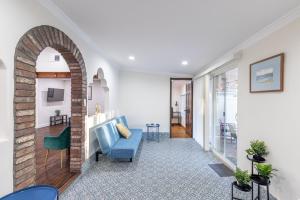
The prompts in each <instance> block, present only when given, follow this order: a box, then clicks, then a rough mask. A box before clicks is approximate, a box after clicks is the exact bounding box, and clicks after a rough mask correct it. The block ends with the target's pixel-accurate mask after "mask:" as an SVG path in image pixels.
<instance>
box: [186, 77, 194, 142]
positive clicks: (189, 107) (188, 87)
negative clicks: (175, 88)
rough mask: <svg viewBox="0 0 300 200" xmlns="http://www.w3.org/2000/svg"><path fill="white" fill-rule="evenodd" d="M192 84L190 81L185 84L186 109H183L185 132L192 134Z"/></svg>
mask: <svg viewBox="0 0 300 200" xmlns="http://www.w3.org/2000/svg"><path fill="white" fill-rule="evenodd" d="M192 105H193V85H192V81H190V82H188V83H187V84H186V110H185V112H186V113H185V119H186V120H185V122H186V134H188V135H191V136H192V131H193V130H192V127H193V112H192V111H193V107H192Z"/></svg>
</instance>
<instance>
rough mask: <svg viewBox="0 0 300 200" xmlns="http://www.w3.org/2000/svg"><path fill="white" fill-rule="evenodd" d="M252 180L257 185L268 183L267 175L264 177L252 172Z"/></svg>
mask: <svg viewBox="0 0 300 200" xmlns="http://www.w3.org/2000/svg"><path fill="white" fill-rule="evenodd" d="M251 179H252V181H254V182H255V183H257V184H259V185H268V184H269V183H270V178H269V177H264V176H261V175H257V174H254V175H252V176H251Z"/></svg>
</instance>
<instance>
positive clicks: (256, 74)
mask: <svg viewBox="0 0 300 200" xmlns="http://www.w3.org/2000/svg"><path fill="white" fill-rule="evenodd" d="M283 72H284V54H283V53H281V54H278V55H275V56H272V57H269V58H266V59H264V60H261V61H258V62H256V63H253V64H251V65H250V92H251V93H255V92H276V91H277V92H280V91H283Z"/></svg>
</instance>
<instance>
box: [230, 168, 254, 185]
mask: <svg viewBox="0 0 300 200" xmlns="http://www.w3.org/2000/svg"><path fill="white" fill-rule="evenodd" d="M234 176H235V179H236V181H237V184H238V185H239V186H240V187H241V188H245V187H249V183H250V181H251V179H250V174H249V173H248V171H247V170H244V171H243V170H241V169H240V168H237V169H236V171H235V172H234Z"/></svg>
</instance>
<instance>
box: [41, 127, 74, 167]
mask: <svg viewBox="0 0 300 200" xmlns="http://www.w3.org/2000/svg"><path fill="white" fill-rule="evenodd" d="M70 140H71V128H70V127H66V128H65V129H64V130H63V131H62V132H61V133H60V134H59V135H58V136H51V135H47V136H45V138H44V148H46V149H47V153H46V159H45V167H46V165H47V160H48V154H49V150H61V152H60V167H61V168H62V161H63V150H65V149H67V150H69V148H70Z"/></svg>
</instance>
